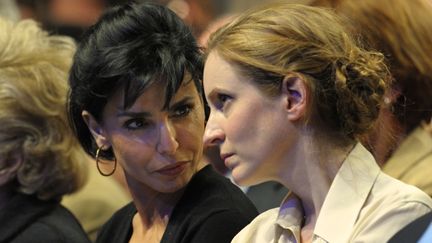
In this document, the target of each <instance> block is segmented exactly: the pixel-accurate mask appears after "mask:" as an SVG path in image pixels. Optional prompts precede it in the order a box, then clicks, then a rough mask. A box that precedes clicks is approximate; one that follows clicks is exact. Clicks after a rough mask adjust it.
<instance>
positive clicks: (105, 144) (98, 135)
mask: <svg viewBox="0 0 432 243" xmlns="http://www.w3.org/2000/svg"><path fill="white" fill-rule="evenodd" d="M81 115H82V117H83V120H84V121H85V123H86V124H87V127H88V128H89V130H90V133H91V134H92V136H93V138H94V140H95V142H96V144H97V146H98V148H109V147H111V144H110V143H109V141H108V139H107V136H106V134H105V131H104V129H103V127H102V126H101V125H100V124H99V122H98V121H97V120H96V119H95V118H94V116H93V115H92V114H90V113H89V112H88V111H86V110H84V111H83V112H82V113H81Z"/></svg>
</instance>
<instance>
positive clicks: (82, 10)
mask: <svg viewBox="0 0 432 243" xmlns="http://www.w3.org/2000/svg"><path fill="white" fill-rule="evenodd" d="M129 1H130V0H16V2H17V5H18V7H19V9H20V15H21V18H22V19H27V18H31V19H34V20H36V21H38V22H40V23H42V27H43V28H44V29H45V30H47V31H49V32H50V33H54V34H59V35H67V36H71V37H73V38H74V39H75V40H78V41H79V40H80V39H81V36H82V34H83V32H84V31H85V30H86V29H87V28H88V27H89V26H90V25H92V24H94V23H95V22H96V20H97V19H98V18H99V17H100V16H101V14H102V13H103V12H104V11H105V10H106V9H108V8H110V7H113V6H117V5H120V4H124V3H126V2H129Z"/></svg>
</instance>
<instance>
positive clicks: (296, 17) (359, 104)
mask: <svg viewBox="0 0 432 243" xmlns="http://www.w3.org/2000/svg"><path fill="white" fill-rule="evenodd" d="M212 50H216V51H217V52H218V54H219V55H221V56H222V57H223V58H224V59H226V60H227V61H229V62H231V63H233V64H234V65H236V66H238V67H239V70H241V71H243V72H244V74H245V75H248V76H249V77H251V78H252V80H253V82H254V83H255V84H256V85H257V86H259V87H260V88H261V89H262V90H263V91H264V92H265V93H267V94H270V95H275V94H277V93H278V92H279V91H280V85H281V81H282V80H283V78H284V77H285V76H286V75H288V74H290V73H297V74H298V75H300V76H302V77H303V78H304V79H305V81H306V82H307V85H308V86H309V89H310V90H311V91H312V98H311V102H310V103H311V107H310V108H311V109H310V110H314V111H315V112H310V113H311V114H310V115H311V116H314V115H316V116H317V118H319V120H320V121H321V122H320V124H322V125H324V127H325V128H330V129H325V130H324V129H323V131H328V132H331V133H337V135H340V136H338V138H337V139H343V138H346V140H347V141H352V139H356V138H358V136H360V135H362V134H364V133H365V132H367V131H368V130H369V129H370V128H371V127H372V125H373V123H374V121H375V120H376V118H377V116H378V112H379V107H380V104H381V102H382V99H383V95H384V92H385V90H386V88H387V86H388V77H389V73H388V70H387V67H386V65H385V63H384V58H383V56H382V55H381V54H380V53H378V52H370V51H366V50H364V49H362V48H361V47H360V46H359V44H358V43H357V41H355V40H354V39H353V38H352V37H351V36H350V35H349V34H347V32H346V31H345V30H344V27H343V24H342V21H341V20H340V19H339V18H338V17H337V16H336V15H335V14H334V13H332V12H331V11H329V10H325V9H319V8H315V7H310V6H305V5H296V4H283V3H282V4H281V3H279V4H271V5H267V6H264V7H262V8H258V9H253V10H251V11H248V12H246V13H244V14H243V15H241V16H240V17H238V18H237V19H236V20H234V21H233V22H231V23H230V24H228V25H226V26H225V27H223V28H221V29H219V31H217V32H215V33H214V34H213V35H212V36H211V37H210V40H209V43H208V49H207V53H209V52H211V51H212ZM310 120H315V119H310Z"/></svg>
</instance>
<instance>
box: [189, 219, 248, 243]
mask: <svg viewBox="0 0 432 243" xmlns="http://www.w3.org/2000/svg"><path fill="white" fill-rule="evenodd" d="M250 222H251V219H248V218H246V217H245V216H244V215H243V214H240V213H238V212H235V211H222V212H219V213H216V214H213V215H211V216H209V217H208V218H207V219H206V220H205V221H204V222H202V224H201V226H200V227H199V228H198V229H197V231H196V232H195V233H194V234H193V235H192V236H191V237H190V241H189V242H191V243H203V242H205V243H224V242H227V243H229V242H231V240H232V239H233V238H234V236H236V235H237V233H238V232H240V230H241V229H243V228H244V227H246V225H248V224H249V223H250Z"/></svg>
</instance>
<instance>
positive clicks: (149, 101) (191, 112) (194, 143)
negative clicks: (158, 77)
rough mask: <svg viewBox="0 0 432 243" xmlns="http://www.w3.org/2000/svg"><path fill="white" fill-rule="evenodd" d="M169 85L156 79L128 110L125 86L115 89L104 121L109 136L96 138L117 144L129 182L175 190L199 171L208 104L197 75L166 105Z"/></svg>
mask: <svg viewBox="0 0 432 243" xmlns="http://www.w3.org/2000/svg"><path fill="white" fill-rule="evenodd" d="M164 88H165V86H164V85H163V84H160V83H155V84H153V85H152V86H150V87H149V88H147V89H146V90H145V91H144V93H143V94H142V95H141V96H140V97H139V98H138V99H137V100H136V102H135V103H134V104H133V105H132V106H131V107H130V108H128V109H126V110H124V109H123V91H122V92H118V93H116V94H115V95H114V96H113V97H112V98H111V99H110V100H109V101H108V103H107V105H106V107H105V109H104V111H103V118H102V123H101V125H100V127H101V130H102V132H103V134H104V137H105V138H106V140H103V139H100V140H99V141H98V139H97V137H96V141H97V142H98V145H99V146H101V145H102V144H101V143H106V144H105V145H104V147H109V146H111V147H112V149H113V151H114V155H115V157H116V159H117V162H118V163H120V164H121V166H122V167H123V169H124V172H125V175H126V178H127V180H128V182H129V186H130V187H134V185H136V186H137V187H138V188H142V187H143V186H144V187H146V188H148V189H149V190H151V191H155V192H162V193H170V192H175V191H178V190H179V189H181V188H183V187H184V186H185V185H186V184H187V183H188V182H189V180H190V179H191V177H192V176H193V174H194V173H195V172H196V171H197V168H198V164H199V162H200V161H201V157H202V148H203V142H202V136H203V133H204V110H203V104H202V100H201V98H200V95H199V93H198V91H197V89H196V87H195V85H194V82H193V81H190V82H184V83H183V85H182V87H180V89H179V90H178V92H177V93H176V94H175V96H174V97H173V98H172V100H171V102H170V104H169V108H168V109H166V110H163V105H164V101H165V99H164ZM131 189H133V188H131ZM140 190H142V189H140Z"/></svg>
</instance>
